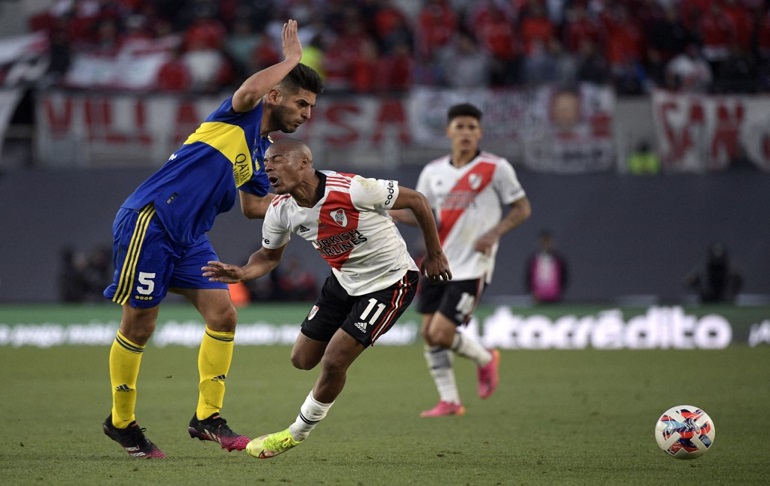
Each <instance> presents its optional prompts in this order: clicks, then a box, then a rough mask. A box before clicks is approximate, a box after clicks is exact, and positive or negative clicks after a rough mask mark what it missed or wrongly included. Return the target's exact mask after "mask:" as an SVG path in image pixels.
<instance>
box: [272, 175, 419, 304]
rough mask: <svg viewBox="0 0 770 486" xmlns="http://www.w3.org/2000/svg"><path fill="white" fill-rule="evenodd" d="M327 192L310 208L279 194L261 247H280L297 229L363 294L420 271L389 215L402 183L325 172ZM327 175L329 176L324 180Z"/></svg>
mask: <svg viewBox="0 0 770 486" xmlns="http://www.w3.org/2000/svg"><path fill="white" fill-rule="evenodd" d="M320 174H321V176H322V181H321V183H322V184H324V185H325V187H324V195H323V197H322V198H321V200H320V201H318V203H316V205H315V206H313V207H312V208H304V207H300V206H299V205H298V204H297V202H296V201H295V200H294V198H293V197H291V196H290V195H288V194H284V195H280V196H276V197H275V198H273V201H272V202H271V204H270V207H269V208H268V210H267V213H266V214H265V221H264V223H263V224H262V246H264V247H265V248H271V249H275V248H280V247H282V246H284V245H285V244H287V243H288V242H289V239H290V238H291V233H296V234H298V235H299V236H301V237H302V238H304V239H306V240H308V241H309V242H311V243H312V244H313V247H314V248H315V249H316V250H318V252H319V253H320V254H321V256H322V257H323V258H324V260H326V263H328V264H329V266H331V267H332V272H334V275H335V276H336V277H337V280H339V282H340V284H341V285H342V287H343V288H344V289H345V290H346V291H347V292H348V294H350V295H363V294H368V293H370V292H376V291H378V290H382V289H385V288H388V287H390V286H391V285H393V284H394V283H396V282H397V281H398V280H400V279H401V277H403V276H404V274H405V273H406V272H407V270H418V268H417V264H416V263H415V262H414V260H413V259H412V257H411V256H410V255H409V251H408V250H407V247H406V242H405V241H404V238H403V237H402V236H401V233H399V231H398V229H397V228H396V225H395V224H394V222H393V220H392V219H391V217H390V215H389V214H388V210H389V209H392V206H393V202H394V201H395V200H396V198H397V197H398V192H399V188H398V182H396V181H391V180H381V179H367V178H364V177H361V176H358V175H355V174H343V173H339V172H332V171H321V172H320ZM324 176H325V180H324Z"/></svg>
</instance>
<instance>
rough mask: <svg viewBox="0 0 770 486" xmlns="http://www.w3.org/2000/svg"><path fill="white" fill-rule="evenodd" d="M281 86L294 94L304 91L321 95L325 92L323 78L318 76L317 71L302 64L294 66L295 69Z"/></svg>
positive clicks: (284, 79)
mask: <svg viewBox="0 0 770 486" xmlns="http://www.w3.org/2000/svg"><path fill="white" fill-rule="evenodd" d="M279 84H280V85H282V86H283V87H285V88H286V89H289V90H291V91H293V92H297V91H299V90H300V89H304V90H307V91H310V92H311V93H315V94H319V93H321V92H322V91H323V90H324V83H323V81H322V80H321V76H319V75H318V73H317V72H316V71H315V69H313V68H311V67H308V66H306V65H304V64H302V63H299V64H297V65H296V66H294V69H292V70H291V71H290V72H289V74H287V75H286V77H285V78H283V80H282V81H281V82H280V83H279Z"/></svg>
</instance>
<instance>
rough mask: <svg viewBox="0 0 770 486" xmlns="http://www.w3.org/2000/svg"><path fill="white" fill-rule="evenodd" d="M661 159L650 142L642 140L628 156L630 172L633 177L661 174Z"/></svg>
mask: <svg viewBox="0 0 770 486" xmlns="http://www.w3.org/2000/svg"><path fill="white" fill-rule="evenodd" d="M660 168H661V163H660V157H658V154H657V153H656V152H655V150H653V148H652V146H651V145H650V142H649V141H647V140H642V141H641V142H639V145H637V146H636V149H635V150H634V151H633V152H631V154H630V155H629V156H628V172H629V173H631V174H633V175H655V174H659V173H660Z"/></svg>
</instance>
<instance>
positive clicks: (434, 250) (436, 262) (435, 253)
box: [393, 186, 452, 280]
mask: <svg viewBox="0 0 770 486" xmlns="http://www.w3.org/2000/svg"><path fill="white" fill-rule="evenodd" d="M393 209H395V210H398V209H410V210H411V211H412V213H413V214H414V219H415V220H417V225H418V226H419V227H420V230H422V237H423V239H424V240H425V252H426V254H425V258H424V259H423V261H422V264H421V266H420V267H421V268H420V270H421V271H422V273H423V275H425V276H427V277H429V278H430V279H432V280H451V279H452V272H451V270H450V269H449V262H448V261H447V258H446V255H444V250H442V249H441V242H440V241H439V237H438V231H437V230H436V220H435V219H434V218H433V212H432V211H431V209H430V204H428V199H426V197H425V196H424V195H423V194H422V193H420V192H417V191H415V190H414V189H409V188H408V187H403V186H402V187H400V188H399V192H398V198H397V199H396V201H395V202H394V203H393Z"/></svg>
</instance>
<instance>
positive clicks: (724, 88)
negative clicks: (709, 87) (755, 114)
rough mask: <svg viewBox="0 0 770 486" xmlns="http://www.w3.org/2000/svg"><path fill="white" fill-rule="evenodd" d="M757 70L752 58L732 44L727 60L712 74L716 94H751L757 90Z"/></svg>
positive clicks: (738, 46)
mask: <svg viewBox="0 0 770 486" xmlns="http://www.w3.org/2000/svg"><path fill="white" fill-rule="evenodd" d="M758 75H759V69H758V68H757V64H756V61H755V60H754V56H752V55H751V53H750V52H749V51H747V50H746V49H745V48H744V47H742V46H740V45H739V44H737V43H736V44H733V45H732V47H731V48H730V54H729V55H728V56H727V59H725V60H724V62H722V63H721V64H720V65H719V70H718V71H717V72H716V73H714V86H713V91H714V92H716V93H753V92H754V91H756V89H757V84H758V83H757V80H758Z"/></svg>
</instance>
